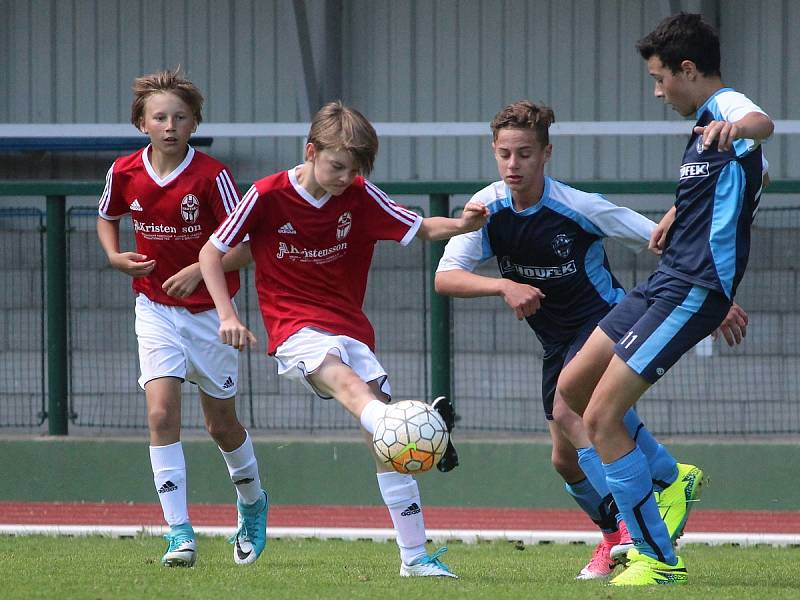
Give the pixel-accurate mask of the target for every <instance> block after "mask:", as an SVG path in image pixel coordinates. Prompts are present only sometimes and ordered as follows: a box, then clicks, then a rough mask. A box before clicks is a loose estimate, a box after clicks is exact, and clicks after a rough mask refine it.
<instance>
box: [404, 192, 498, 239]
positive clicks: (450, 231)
mask: <svg viewBox="0 0 800 600" xmlns="http://www.w3.org/2000/svg"><path fill="white" fill-rule="evenodd" d="M488 218H489V209H488V208H486V206H484V205H483V204H481V203H480V202H476V201H474V200H470V201H469V202H467V204H466V206H464V210H463V212H462V213H461V216H460V217H458V218H456V219H451V218H448V217H426V218H424V219H422V224H421V225H420V226H419V229H418V230H417V237H418V238H420V239H423V240H446V239H449V238H451V237H453V236H454V235H459V234H461V233H468V232H470V231H475V230H477V229H480V228H481V227H483V225H484V224H485V223H486V219H488Z"/></svg>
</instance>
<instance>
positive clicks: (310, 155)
mask: <svg viewBox="0 0 800 600" xmlns="http://www.w3.org/2000/svg"><path fill="white" fill-rule="evenodd" d="M305 155H306V160H314V159H315V158H316V157H317V149H316V148H315V147H314V144H312V143H311V142H308V143H307V144H306V150H305Z"/></svg>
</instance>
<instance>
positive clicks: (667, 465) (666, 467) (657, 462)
mask: <svg viewBox="0 0 800 600" xmlns="http://www.w3.org/2000/svg"><path fill="white" fill-rule="evenodd" d="M624 420H625V429H627V430H628V435H630V436H631V439H633V441H634V442H636V445H637V446H639V448H640V449H641V451H642V452H643V453H644V455H645V456H646V457H647V464H648V466H649V467H650V475H651V476H652V477H653V485H654V486H655V487H656V489H658V490H659V491H660V490H662V489H664V488H665V487H667V486H668V485H670V484H671V483H672V482H674V481H675V479H677V477H678V463H677V462H676V461H675V459H674V458H673V457H672V455H671V454H670V453H669V452H668V451H667V449H666V448H665V447H664V446H663V445H661V444H659V443H658V442H657V441H656V439H655V438H654V437H653V434H652V433H650V431H649V430H648V429H647V427H645V426H644V423H642V420H641V419H640V418H639V415H637V414H636V411H635V410H633V409H632V408H629V409H628V412H626V413H625V419H624Z"/></svg>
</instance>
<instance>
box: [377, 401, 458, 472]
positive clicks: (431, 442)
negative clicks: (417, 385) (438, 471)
mask: <svg viewBox="0 0 800 600" xmlns="http://www.w3.org/2000/svg"><path fill="white" fill-rule="evenodd" d="M449 439H450V436H449V435H448V433H447V426H446V425H445V424H444V421H443V420H442V417H441V416H439V413H437V412H436V411H435V410H434V409H433V408H431V407H430V406H429V405H427V404H425V403H424V402H420V401H419V400H403V401H401V402H397V403H395V404H390V405H389V406H387V407H386V414H385V415H384V416H383V418H382V419H381V420H380V421H378V426H377V427H376V428H375V433H374V434H373V436H372V444H373V447H374V448H375V453H376V454H377V455H378V458H379V459H380V460H381V461H382V462H383V463H384V464H386V465H390V466H391V467H392V468H393V469H394V470H395V471H398V472H399V473H422V472H424V471H428V470H429V469H431V468H432V467H433V465H435V464H436V463H437V462H439V459H440V458H441V457H442V454H443V453H444V451H445V449H446V448H447V442H448V441H449Z"/></svg>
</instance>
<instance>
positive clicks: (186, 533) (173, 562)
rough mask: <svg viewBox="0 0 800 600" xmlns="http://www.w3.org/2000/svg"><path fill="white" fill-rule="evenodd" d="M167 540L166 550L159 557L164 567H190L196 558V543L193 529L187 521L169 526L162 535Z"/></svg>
mask: <svg viewBox="0 0 800 600" xmlns="http://www.w3.org/2000/svg"><path fill="white" fill-rule="evenodd" d="M164 539H165V540H167V551H166V552H165V553H164V556H163V557H161V564H162V565H164V566H165V567H192V566H194V563H195V561H196V560H197V544H196V543H195V541H194V530H193V529H192V526H191V525H190V524H189V523H184V524H182V525H175V526H174V527H171V528H170V530H169V533H167V534H166V535H165V536H164Z"/></svg>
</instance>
